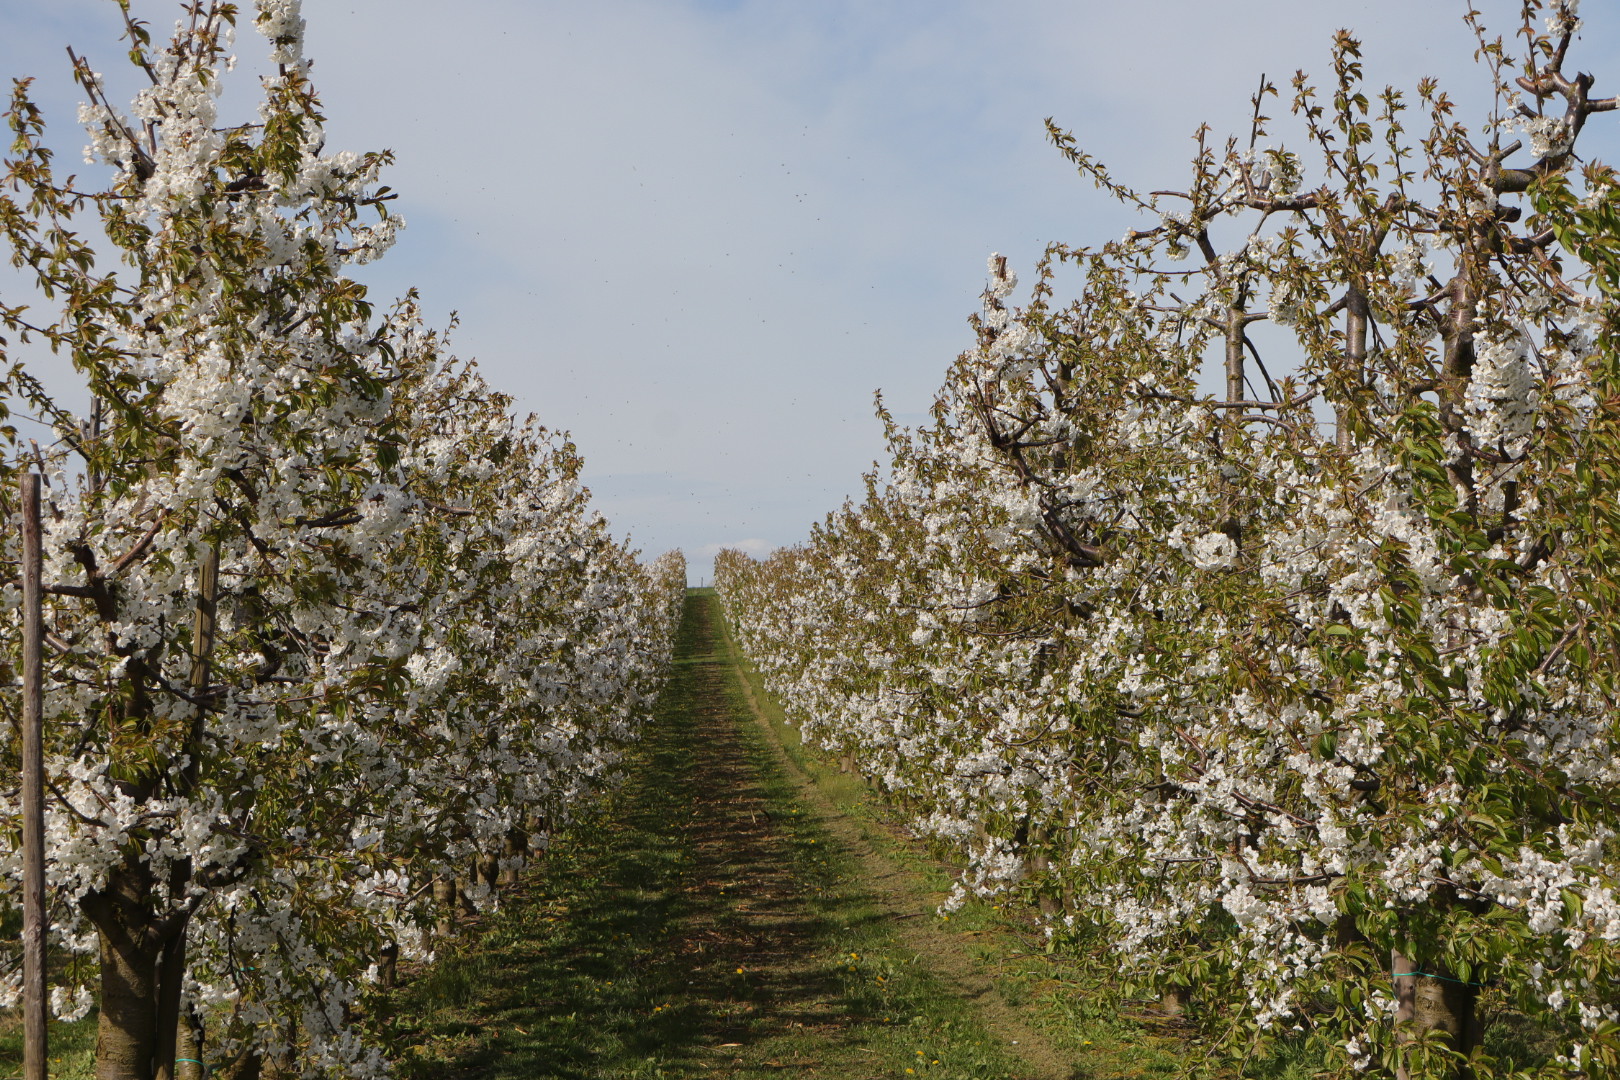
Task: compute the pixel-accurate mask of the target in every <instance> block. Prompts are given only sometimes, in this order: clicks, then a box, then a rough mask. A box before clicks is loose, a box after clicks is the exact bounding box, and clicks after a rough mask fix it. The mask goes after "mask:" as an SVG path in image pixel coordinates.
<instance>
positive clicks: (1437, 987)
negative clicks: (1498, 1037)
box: [1389, 948, 1482, 1080]
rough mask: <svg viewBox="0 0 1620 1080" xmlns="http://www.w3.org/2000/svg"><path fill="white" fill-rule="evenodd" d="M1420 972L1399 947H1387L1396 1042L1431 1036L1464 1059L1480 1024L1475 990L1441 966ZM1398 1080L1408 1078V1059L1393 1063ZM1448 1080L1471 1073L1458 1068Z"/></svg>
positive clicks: (1475, 1044) (1465, 1078)
mask: <svg viewBox="0 0 1620 1080" xmlns="http://www.w3.org/2000/svg"><path fill="white" fill-rule="evenodd" d="M1431 966H1432V967H1433V970H1432V971H1420V970H1419V969H1418V968H1417V967H1416V966H1414V965H1413V963H1412V961H1411V960H1409V959H1408V958H1407V957H1406V955H1405V954H1404V953H1402V952H1401V951H1400V949H1398V948H1396V949H1391V950H1390V957H1389V969H1390V973H1391V975H1392V977H1393V979H1394V982H1395V1028H1396V1035H1395V1037H1396V1041H1397V1042H1398V1043H1399V1044H1400V1045H1403V1046H1405V1045H1410V1044H1413V1043H1418V1042H1420V1041H1426V1040H1428V1039H1432V1038H1434V1037H1435V1036H1436V1035H1438V1037H1439V1041H1440V1042H1441V1043H1443V1045H1445V1046H1446V1047H1447V1048H1449V1049H1451V1050H1454V1051H1456V1052H1457V1053H1459V1054H1461V1055H1463V1056H1464V1057H1467V1056H1468V1055H1470V1054H1472V1053H1473V1052H1474V1050H1475V1048H1477V1047H1478V1046H1479V1040H1480V1036H1481V1034H1482V1030H1481V1029H1482V1025H1481V1024H1480V1020H1479V1010H1478V1008H1477V1005H1478V1000H1477V999H1478V997H1479V989H1478V987H1475V986H1473V985H1470V984H1468V983H1464V982H1461V981H1459V980H1457V979H1454V978H1453V977H1452V975H1451V972H1449V971H1447V970H1446V969H1445V968H1443V967H1440V966H1439V965H1431ZM1397 1061H1398V1063H1397V1065H1396V1069H1395V1076H1396V1080H1408V1078H1409V1077H1410V1075H1411V1071H1412V1070H1411V1068H1410V1067H1409V1060H1408V1055H1407V1054H1405V1053H1403V1054H1401V1055H1400V1057H1399V1058H1398V1059H1397ZM1449 1075H1450V1080H1469V1078H1470V1077H1471V1076H1472V1070H1470V1069H1468V1068H1467V1067H1466V1066H1459V1067H1457V1068H1456V1069H1454V1070H1452V1071H1451V1073H1450V1074H1449Z"/></svg>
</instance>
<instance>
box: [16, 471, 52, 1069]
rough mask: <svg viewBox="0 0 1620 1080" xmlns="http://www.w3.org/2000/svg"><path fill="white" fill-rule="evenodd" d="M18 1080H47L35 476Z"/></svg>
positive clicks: (29, 477) (33, 479)
mask: <svg viewBox="0 0 1620 1080" xmlns="http://www.w3.org/2000/svg"><path fill="white" fill-rule="evenodd" d="M22 542H23V543H22V598H23V653H22V684H23V707H22V817H23V836H22V848H23V1080H46V1067H45V1063H46V1061H47V1060H49V1059H48V1057H47V1051H48V1044H47V1039H48V1038H49V1036H48V1035H47V1032H46V1027H45V926H46V913H45V748H44V738H43V735H44V733H43V731H42V730H41V729H42V727H43V725H44V714H45V709H44V685H45V667H44V644H45V620H44V611H43V605H42V603H41V587H40V575H41V568H42V566H43V562H44V560H43V557H42V556H41V553H40V549H41V547H42V544H41V539H40V513H39V474H38V473H34V472H27V473H24V474H23V478H22Z"/></svg>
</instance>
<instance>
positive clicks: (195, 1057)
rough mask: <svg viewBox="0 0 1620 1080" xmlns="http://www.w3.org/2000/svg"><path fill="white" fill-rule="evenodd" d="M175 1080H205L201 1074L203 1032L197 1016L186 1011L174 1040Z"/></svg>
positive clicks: (192, 1012) (190, 1011)
mask: <svg viewBox="0 0 1620 1080" xmlns="http://www.w3.org/2000/svg"><path fill="white" fill-rule="evenodd" d="M175 1051H176V1052H175V1063H174V1075H175V1080H206V1077H205V1076H204V1072H203V1063H202V1060H203V1031H202V1024H201V1023H200V1022H199V1021H198V1020H197V1014H196V1013H195V1012H194V1011H193V1010H191V1009H186V1010H185V1011H184V1013H183V1014H182V1015H181V1017H180V1030H179V1035H178V1036H177V1038H176V1040H175Z"/></svg>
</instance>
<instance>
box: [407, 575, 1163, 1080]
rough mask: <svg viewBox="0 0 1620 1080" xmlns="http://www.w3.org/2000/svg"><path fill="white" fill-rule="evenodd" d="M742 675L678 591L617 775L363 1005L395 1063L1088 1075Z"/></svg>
mask: <svg viewBox="0 0 1620 1080" xmlns="http://www.w3.org/2000/svg"><path fill="white" fill-rule="evenodd" d="M741 676H742V672H741V671H740V668H739V665H738V663H737V660H736V657H735V655H734V653H733V652H732V651H731V649H730V647H729V643H728V642H727V640H726V638H725V635H724V633H723V629H722V627H721V626H720V623H719V611H718V605H717V604H716V602H715V601H714V599H713V597H712V596H709V595H703V594H701V593H699V594H695V595H693V596H690V597H689V598H688V601H687V609H686V619H685V622H684V624H683V627H682V631H681V640H680V643H679V651H678V654H677V662H676V671H675V674H674V677H673V679H672V682H671V685H670V687H669V689H668V690H667V691H666V693H665V695H664V698H663V701H662V703H661V708H660V715H659V718H658V721H657V722H656V723H655V724H654V725H652V727H651V729H650V730H649V732H648V733H647V736H646V738H645V739H644V741H643V742H642V743H641V744H640V745H639V746H638V747H637V748H636V750H635V751H634V760H633V761H632V762H631V763H630V768H629V769H628V774H627V778H626V781H625V784H624V786H623V787H622V788H621V789H620V790H619V791H618V792H616V793H615V794H614V795H613V797H612V798H610V799H609V800H607V801H606V803H605V804H604V806H603V807H602V808H601V810H600V812H599V813H597V814H596V815H595V816H593V817H592V818H591V819H590V820H587V821H585V822H582V823H581V824H580V825H579V826H577V827H576V828H573V829H571V830H569V833H568V836H567V837H566V838H565V839H564V840H562V841H560V842H559V843H558V844H557V845H556V846H555V847H554V848H553V850H552V852H551V853H550V854H549V855H548V856H547V858H546V859H545V860H544V862H543V864H542V865H541V866H540V867H539V868H538V869H537V870H536V871H535V872H534V873H532V874H531V875H530V876H529V878H528V880H527V881H526V883H525V884H524V885H523V886H520V887H519V888H518V889H517V890H516V891H515V892H514V893H513V894H512V896H511V897H510V898H509V900H508V901H507V903H506V905H505V907H504V909H503V911H502V913H501V914H499V915H497V916H494V917H492V918H491V919H489V920H488V921H487V922H486V923H485V924H484V925H482V926H480V927H477V928H476V929H475V930H474V931H473V932H470V933H468V934H467V935H466V944H464V945H462V946H461V947H460V948H459V949H457V950H454V951H453V952H452V953H451V954H450V955H448V956H447V957H445V958H444V959H442V960H441V961H440V962H439V963H438V964H436V965H434V966H433V967H432V968H431V969H429V970H428V971H426V972H424V973H422V974H421V975H420V976H419V977H418V978H416V979H415V980H414V981H413V982H412V983H411V984H410V985H408V986H407V987H406V988H405V989H404V990H403V991H401V992H400V993H398V994H397V995H395V997H394V998H393V1000H392V1001H390V1002H389V1003H388V1005H387V1013H385V1014H382V1015H379V1016H378V1017H377V1018H376V1021H375V1022H376V1023H377V1024H378V1025H379V1026H380V1027H381V1028H382V1029H383V1030H384V1031H385V1032H386V1034H387V1036H388V1038H389V1040H390V1041H391V1042H392V1043H393V1045H394V1047H395V1048H396V1050H397V1052H398V1053H399V1054H400V1056H401V1073H402V1075H404V1076H406V1077H412V1078H416V1077H420V1078H424V1080H425V1078H427V1077H456V1076H461V1077H488V1078H503V1077H512V1078H516V1077H523V1078H526V1080H532V1078H550V1077H557V1078H580V1080H585V1078H591V1080H598V1078H608V1077H612V1078H648V1080H651V1078H656V1077H688V1076H705V1077H752V1076H780V1075H789V1076H798V1077H826V1078H834V1077H836V1078H850V1080H854V1078H862V1077H873V1078H877V1077H884V1078H890V1077H892V1078H897V1080H906V1078H907V1077H912V1076H915V1077H924V1076H928V1077H934V1078H937V1080H947V1078H948V1080H957V1078H1019V1080H1049V1078H1050V1080H1065V1078H1069V1077H1081V1076H1091V1075H1098V1073H1096V1072H1095V1071H1094V1070H1093V1069H1092V1068H1080V1067H1077V1066H1074V1065H1071V1064H1069V1060H1070V1058H1071V1055H1070V1054H1069V1053H1067V1052H1064V1051H1060V1050H1058V1049H1055V1048H1054V1047H1053V1046H1051V1045H1050V1044H1049V1043H1048V1042H1047V1041H1046V1039H1044V1038H1043V1037H1042V1035H1041V1034H1040V1032H1039V1031H1038V1030H1036V1029H1035V1028H1034V1027H1032V1026H1030V1025H1029V1024H1028V1023H1026V1021H1025V1018H1024V1016H1023V1014H1022V1012H1021V1010H1020V1009H1019V1008H1017V1007H1016V1002H1011V1003H1010V1002H1009V1001H1008V1000H1006V999H1005V998H1004V996H1003V995H1002V994H1001V993H999V992H997V991H993V990H992V988H991V985H990V983H989V981H988V979H987V978H986V977H985V975H984V974H983V972H982V965H981V964H978V963H976V962H975V961H974V960H973V959H972V957H971V956H970V955H969V953H968V952H967V951H966V949H965V948H964V939H962V938H961V937H959V936H957V933H958V932H957V931H955V930H953V929H951V928H950V927H949V926H948V924H942V923H940V922H939V921H938V920H936V919H933V918H932V917H931V915H930V913H931V911H932V909H933V905H934V904H936V903H937V902H938V896H937V894H936V893H934V892H933V891H931V888H930V887H929V886H928V885H926V884H924V883H923V882H922V880H921V879H920V878H918V876H917V875H916V874H915V873H914V872H912V871H911V870H908V869H906V868H904V867H903V866H901V865H900V864H899V863H897V862H895V861H894V860H893V859H892V858H890V857H888V856H886V855H885V854H883V853H882V852H881V851H880V850H879V845H878V844H876V843H875V842H874V840H875V838H874V836H872V835H870V833H869V831H866V830H865V827H864V826H862V825H860V824H859V823H857V822H855V821H853V820H852V819H850V818H848V817H846V816H844V815H843V814H841V813H839V812H838V808H837V806H836V805H835V802H836V799H835V798H834V797H833V796H832V795H831V794H829V793H828V792H827V791H826V790H824V789H825V788H826V787H827V786H828V784H829V783H832V784H836V783H837V782H839V781H838V779H837V778H836V777H829V776H826V775H823V776H821V777H820V778H819V779H818V777H817V776H816V775H814V773H813V771H811V770H809V769H807V768H806V767H805V765H804V763H803V762H802V760H800V759H798V758H797V756H796V755H795V754H794V753H793V752H792V751H793V748H792V747H791V746H787V747H785V746H784V744H783V741H782V740H780V739H778V738H775V737H773V736H772V734H771V729H770V727H769V724H768V722H767V721H766V719H765V714H764V712H763V711H762V710H761V708H760V704H759V701H758V699H757V695H756V694H755V692H754V691H752V690H750V689H749V688H748V683H747V681H746V680H745V679H744V678H742V677H741ZM971 932H972V931H970V933H971ZM1128 1071H1129V1072H1131V1073H1133V1074H1138V1075H1140V1074H1143V1073H1144V1072H1158V1071H1160V1070H1159V1069H1157V1068H1148V1069H1142V1068H1132V1069H1130V1070H1128ZM1107 1072H1108V1073H1114V1070H1112V1069H1109V1070H1107Z"/></svg>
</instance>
